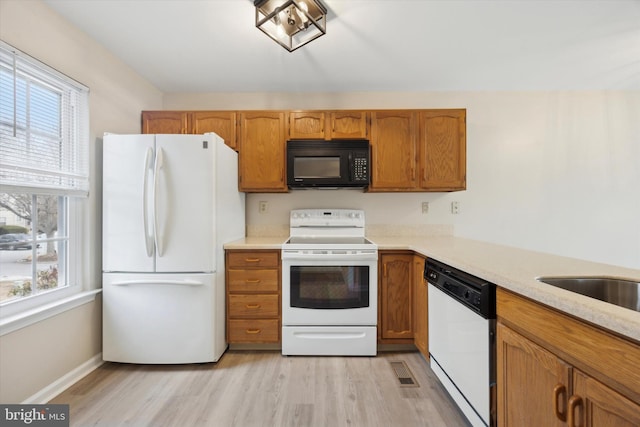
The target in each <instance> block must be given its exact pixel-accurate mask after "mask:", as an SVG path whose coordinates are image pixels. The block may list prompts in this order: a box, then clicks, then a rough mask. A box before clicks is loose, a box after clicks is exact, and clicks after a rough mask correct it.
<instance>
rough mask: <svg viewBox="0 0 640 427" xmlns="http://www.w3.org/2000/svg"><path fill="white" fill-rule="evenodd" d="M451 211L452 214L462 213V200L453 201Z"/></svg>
mask: <svg viewBox="0 0 640 427" xmlns="http://www.w3.org/2000/svg"><path fill="white" fill-rule="evenodd" d="M451 213H452V214H459V213H460V202H451Z"/></svg>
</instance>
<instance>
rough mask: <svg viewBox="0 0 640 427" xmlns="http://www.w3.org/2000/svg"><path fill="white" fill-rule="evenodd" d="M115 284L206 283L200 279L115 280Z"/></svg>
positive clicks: (200, 284) (201, 284)
mask: <svg viewBox="0 0 640 427" xmlns="http://www.w3.org/2000/svg"><path fill="white" fill-rule="evenodd" d="M112 285H113V286H132V285H178V286H203V285H204V283H202V282H200V281H198V280H190V279H184V280H143V279H141V280H120V281H118V282H113V283H112Z"/></svg>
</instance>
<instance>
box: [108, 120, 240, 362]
mask: <svg viewBox="0 0 640 427" xmlns="http://www.w3.org/2000/svg"><path fill="white" fill-rule="evenodd" d="M237 177H238V155H237V153H236V152H235V151H234V150H232V149H231V148H229V147H228V146H226V145H225V144H224V141H223V140H222V139H221V138H220V137H219V136H218V135H216V134H213V133H211V134H205V135H149V134H147V135H115V134H105V136H104V139H103V200H102V204H103V212H102V214H103V221H102V251H103V252H102V270H103V353H102V355H103V359H104V360H105V361H113V362H124V363H144V364H175V363H204V362H215V361H218V359H220V357H221V356H222V354H223V353H224V351H225V350H226V348H227V343H226V339H225V274H224V250H223V248H222V245H223V244H224V243H226V242H229V241H232V240H235V239H240V238H242V237H244V235H245V196H244V193H240V192H239V191H238V179H237Z"/></svg>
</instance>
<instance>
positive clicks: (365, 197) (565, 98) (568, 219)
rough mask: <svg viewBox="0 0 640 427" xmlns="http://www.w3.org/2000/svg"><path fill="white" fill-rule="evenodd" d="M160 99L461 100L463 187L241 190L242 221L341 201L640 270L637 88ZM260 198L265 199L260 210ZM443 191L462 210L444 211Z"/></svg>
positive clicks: (284, 104) (291, 103) (174, 99)
mask: <svg viewBox="0 0 640 427" xmlns="http://www.w3.org/2000/svg"><path fill="white" fill-rule="evenodd" d="M164 107H165V108H166V109H330V108H336V109H340V108H342V109H359V108H371V109H376V108H389V109H392V108H466V109H467V191H463V192H455V193H403V194H369V193H362V192H355V191H353V190H344V191H322V190H320V191H297V192H291V193H288V194H250V195H249V196H248V197H247V231H248V232H258V233H262V232H270V231H272V230H275V231H278V230H281V232H282V230H286V229H287V227H288V225H287V222H288V213H289V211H290V210H291V209H294V208H313V207H345V208H346V207H350V208H358V209H364V210H365V212H366V216H367V224H368V225H370V226H371V229H372V231H375V230H381V229H384V230H388V229H390V228H391V229H396V230H401V229H402V227H403V226H405V225H415V226H418V227H419V228H421V229H423V230H425V232H430V231H431V230H436V231H437V232H440V231H442V230H447V229H449V230H451V229H453V230H454V234H455V235H458V236H461V237H468V238H473V239H479V240H485V241H489V242H495V243H499V244H505V245H509V246H516V247H521V248H526V249H533V250H538V251H543V252H548V253H553V254H559V255H566V256H571V257H576V258H582V259H587V260H592V261H597V262H603V263H608V264H616V265H622V266H627V267H631V268H637V269H640V221H638V218H640V197H638V194H637V183H638V182H640V143H639V141H640V120H638V117H640V91H626V92H625V91H589V92H571V91H555V92H541V91H540V92H429V93H393V92H381V93H307V94H303V93H235V94H225V93H215V94H195V95H194V94H166V95H165V97H164ZM259 201H267V202H268V203H269V208H268V212H267V213H266V214H260V213H258V202H259ZM423 201H427V202H429V213H428V214H427V215H423V214H422V213H421V203H422V202H423ZM452 201H458V202H459V203H460V214H457V215H453V214H451V211H450V206H451V202H452ZM378 225H385V226H388V225H391V227H375V226H378ZM442 225H445V227H442ZM433 226H435V227H433ZM447 226H448V227H447Z"/></svg>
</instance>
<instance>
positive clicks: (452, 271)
mask: <svg viewBox="0 0 640 427" xmlns="http://www.w3.org/2000/svg"><path fill="white" fill-rule="evenodd" d="M424 278H425V280H427V281H428V282H429V283H430V284H432V285H434V286H435V287H437V288H439V289H440V290H442V291H443V292H445V293H446V294H448V295H450V296H451V297H452V298H454V299H455V300H457V301H459V302H460V303H461V304H464V305H466V306H467V307H468V308H470V309H471V310H473V311H475V312H477V313H478V314H480V315H482V316H483V317H484V318H486V319H495V317H496V286H495V285H494V284H493V283H489V282H487V281H486V280H483V279H481V278H479V277H475V276H472V275H470V274H468V273H466V272H464V271H462V270H458V269H456V268H453V267H451V266H448V265H447V264H444V263H441V262H439V261H436V260H433V259H428V260H427V261H426V263H425V266H424Z"/></svg>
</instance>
